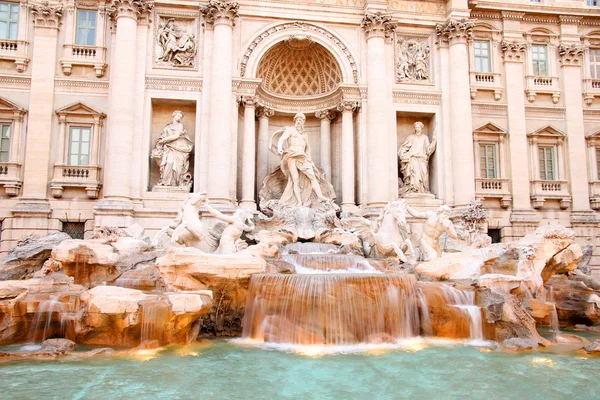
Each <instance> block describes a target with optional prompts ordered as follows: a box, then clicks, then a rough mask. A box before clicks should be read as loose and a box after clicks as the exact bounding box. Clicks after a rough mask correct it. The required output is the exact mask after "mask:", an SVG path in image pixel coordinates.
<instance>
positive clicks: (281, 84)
mask: <svg viewBox="0 0 600 400" xmlns="http://www.w3.org/2000/svg"><path fill="white" fill-rule="evenodd" d="M257 77H258V78H262V80H263V81H262V84H261V86H262V89H263V90H264V91H265V92H267V93H269V94H271V95H274V96H277V97H284V98H298V97H302V98H306V97H311V96H322V95H325V94H328V93H331V92H333V91H335V90H336V89H337V88H338V87H339V85H340V83H341V82H342V80H343V76H342V70H341V68H340V66H339V64H338V63H337V61H336V59H335V58H334V57H333V55H332V54H331V53H330V52H329V51H328V50H327V49H325V48H324V47H323V46H321V45H320V44H318V43H315V42H313V41H311V40H309V39H295V38H292V39H289V40H285V41H282V42H279V43H277V44H276V45H274V46H273V47H272V48H271V49H269V50H268V51H267V52H266V53H265V55H264V56H263V58H262V59H261V61H260V63H259V65H258V71H257Z"/></svg>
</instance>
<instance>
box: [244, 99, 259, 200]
mask: <svg viewBox="0 0 600 400" xmlns="http://www.w3.org/2000/svg"><path fill="white" fill-rule="evenodd" d="M242 103H243V104H244V138H243V143H242V202H241V204H240V206H242V207H243V208H246V209H249V210H252V211H256V201H255V196H254V189H255V187H256V183H255V176H256V175H255V173H256V122H255V114H256V103H258V98H256V97H254V96H246V97H242Z"/></svg>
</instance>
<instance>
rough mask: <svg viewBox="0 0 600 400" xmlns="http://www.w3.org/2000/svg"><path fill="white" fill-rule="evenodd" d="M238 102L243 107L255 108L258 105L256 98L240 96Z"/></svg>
mask: <svg viewBox="0 0 600 400" xmlns="http://www.w3.org/2000/svg"><path fill="white" fill-rule="evenodd" d="M240 102H241V103H242V104H243V105H244V107H256V106H257V105H258V97H256V96H242V97H240Z"/></svg>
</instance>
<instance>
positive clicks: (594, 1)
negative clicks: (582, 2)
mask: <svg viewBox="0 0 600 400" xmlns="http://www.w3.org/2000/svg"><path fill="white" fill-rule="evenodd" d="M587 5H588V6H597V5H600V2H599V1H598V0H587Z"/></svg>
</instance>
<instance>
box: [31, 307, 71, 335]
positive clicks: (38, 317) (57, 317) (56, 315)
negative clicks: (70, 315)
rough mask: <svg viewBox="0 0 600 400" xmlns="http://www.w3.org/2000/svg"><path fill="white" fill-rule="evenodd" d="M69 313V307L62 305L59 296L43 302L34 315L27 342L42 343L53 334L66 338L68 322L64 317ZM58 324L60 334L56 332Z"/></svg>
mask: <svg viewBox="0 0 600 400" xmlns="http://www.w3.org/2000/svg"><path fill="white" fill-rule="evenodd" d="M67 311H68V309H67V305H66V304H64V303H61V302H60V301H59V300H58V297H57V296H50V298H49V299H48V300H44V301H41V302H40V303H39V304H38V306H37V308H36V310H35V314H34V315H33V320H32V322H31V325H30V327H29V333H28V335H27V341H28V342H30V343H37V342H40V343H41V342H43V341H44V340H46V339H48V338H49V337H51V336H52V335H53V334H59V335H60V336H64V334H65V331H66V323H67V320H66V319H65V318H63V315H64V313H65V312H67ZM57 322H58V323H60V325H59V326H60V328H59V330H58V332H57V331H55V326H56V323H57ZM53 325H54V326H53ZM40 333H41V335H40Z"/></svg>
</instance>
